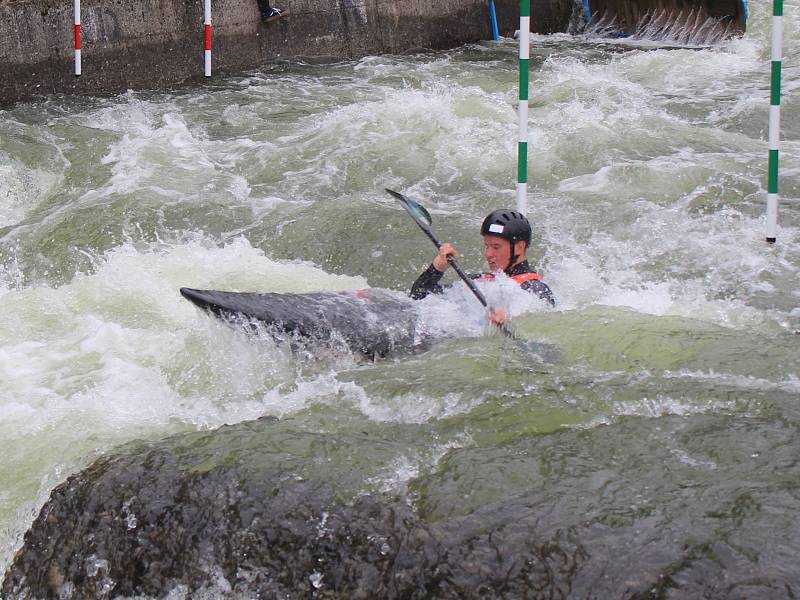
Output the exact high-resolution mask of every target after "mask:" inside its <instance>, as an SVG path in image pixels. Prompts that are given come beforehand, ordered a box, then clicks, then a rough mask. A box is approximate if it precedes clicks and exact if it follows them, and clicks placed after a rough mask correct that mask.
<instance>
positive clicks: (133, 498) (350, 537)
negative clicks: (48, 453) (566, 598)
mask: <svg viewBox="0 0 800 600" xmlns="http://www.w3.org/2000/svg"><path fill="white" fill-rule="evenodd" d="M243 432H244V435H242V433H243ZM341 437H342V436H340V438H341ZM290 438H291V439H290ZM355 444H360V445H362V446H363V444H364V440H363V439H357V438H352V439H350V440H344V441H343V440H342V439H337V442H336V443H335V444H333V445H332V442H331V441H330V440H329V439H326V436H324V435H322V434H313V433H308V432H300V431H290V430H289V429H286V428H284V429H281V423H276V422H274V421H270V420H266V419H264V420H260V421H256V422H253V423H246V424H240V425H236V426H233V427H225V428H222V429H221V430H219V431H217V432H212V433H202V434H199V433H192V434H186V435H183V436H176V437H173V438H169V439H167V440H165V441H163V442H161V443H157V444H144V445H139V446H136V447H133V448H129V449H127V450H126V451H125V452H124V453H121V454H118V455H115V456H110V457H106V458H103V459H100V460H98V461H97V462H95V463H94V464H92V465H91V466H90V467H88V468H87V469H85V470H84V471H83V472H81V473H78V474H76V475H74V476H73V477H71V478H70V479H69V480H67V481H66V482H65V483H64V484H62V485H61V486H59V487H58V488H56V489H55V490H54V491H53V493H52V495H51V498H50V500H49V501H48V502H47V504H46V505H45V506H44V508H43V509H42V511H41V513H40V514H39V516H38V518H37V519H36V521H35V523H34V524H33V526H32V527H31V529H30V531H29V532H28V533H27V534H26V536H25V542H24V546H23V548H22V549H21V550H20V551H19V553H18V554H17V556H16V558H15V560H14V562H13V564H12V566H11V567H10V568H9V570H8V572H7V573H6V576H5V580H4V582H3V586H2V595H3V598H30V597H36V598H57V597H72V598H112V597H117V596H120V595H122V596H147V597H162V596H164V595H166V594H168V593H170V592H171V593H172V594H175V595H178V596H189V597H192V596H194V595H196V594H199V593H202V592H204V591H205V592H208V593H211V594H212V595H214V596H217V597H218V596H229V595H235V596H246V597H263V598H276V597H281V598H309V597H317V598H328V597H347V598H376V597H381V598H430V597H440V598H464V597H481V596H501V597H502V596H506V597H522V596H524V595H525V594H529V593H533V592H534V591H535V592H536V593H541V592H543V591H544V590H548V593H550V592H555V593H556V595H559V592H560V593H561V594H563V593H566V592H567V591H568V586H567V587H565V586H566V582H567V581H568V578H563V577H561V576H560V575H559V573H560V572H562V571H563V570H564V569H565V568H566V569H567V571H569V569H574V568H575V556H579V555H580V549H579V548H578V547H577V546H575V545H573V554H574V556H570V555H568V554H565V553H564V552H562V551H559V552H557V553H553V552H552V551H551V550H549V549H548V547H547V543H544V544H542V543H537V540H536V539H535V535H534V533H533V529H531V528H530V527H521V528H516V527H513V526H511V524H509V523H498V522H497V519H494V520H492V519H482V518H475V517H472V518H458V519H450V520H447V521H441V522H434V523H426V522H425V521H424V520H423V519H422V518H421V517H420V516H419V514H418V513H417V512H416V510H415V509H414V507H413V506H412V503H410V502H409V501H408V500H407V499H406V498H403V497H400V496H398V495H391V494H384V493H380V492H371V493H364V492H363V491H358V490H359V485H358V484H357V483H356V482H357V481H358V480H360V478H361V475H360V474H359V473H358V472H356V469H355V468H353V465H348V464H347V461H341V460H338V459H337V460H335V461H332V462H328V461H327V460H326V458H325V456H324V453H320V452H321V448H323V447H328V450H329V452H328V455H329V456H336V455H337V453H340V452H341V453H342V454H346V453H347V452H349V451H350V450H351V449H352V448H351V447H350V445H355ZM282 447H283V448H284V450H283V451H282V450H281V448H282ZM315 463H316V464H315Z"/></svg>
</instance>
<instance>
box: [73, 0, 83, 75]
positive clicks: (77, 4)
mask: <svg viewBox="0 0 800 600" xmlns="http://www.w3.org/2000/svg"><path fill="white" fill-rule="evenodd" d="M73 11H74V13H75V77H80V76H81V0H73Z"/></svg>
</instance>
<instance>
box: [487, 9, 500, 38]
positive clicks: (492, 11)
mask: <svg viewBox="0 0 800 600" xmlns="http://www.w3.org/2000/svg"><path fill="white" fill-rule="evenodd" d="M489 19H491V21H492V39H493V40H494V41H495V42H496V41H498V40H499V39H500V30H499V29H498V27H497V11H496V10H495V8H494V0H489Z"/></svg>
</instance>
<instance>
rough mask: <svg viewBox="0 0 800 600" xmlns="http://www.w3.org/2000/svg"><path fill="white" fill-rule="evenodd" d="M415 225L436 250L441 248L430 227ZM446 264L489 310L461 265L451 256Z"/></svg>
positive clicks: (483, 297) (483, 298)
mask: <svg viewBox="0 0 800 600" xmlns="http://www.w3.org/2000/svg"><path fill="white" fill-rule="evenodd" d="M415 221H416V219H415ZM417 225H419V226H420V227H419V228H420V229H422V231H424V232H425V235H427V236H428V237H429V238H430V240H431V241H432V242H433V245H434V246H436V248H441V247H442V243H441V242H440V241H439V240H437V239H436V236H435V235H433V231H431V229H430V227H423V226H422V225H421V224H420V223H417ZM447 262H449V263H450V265H451V266H452V267H453V269H455V272H456V273H458V276H459V277H461V279H463V280H464V283H466V284H467V287H469V289H470V290H471V291H472V293H473V294H475V297H476V298H477V299H478V301H479V302H480V303H481V304H483V306H484V307H485V308H489V303H488V302H486V297H485V296H484V295H483V294H482V293H481V291H480V290H479V289H478V286H476V285H475V282H474V281H472V279H470V278H469V275H467V274H466V273H465V272H464V269H462V268H461V265H459V264H458V261H457V260H456V259H455V258H453V257H452V256H448V257H447Z"/></svg>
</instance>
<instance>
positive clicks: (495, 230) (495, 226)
mask: <svg viewBox="0 0 800 600" xmlns="http://www.w3.org/2000/svg"><path fill="white" fill-rule="evenodd" d="M489 231H491V232H492V233H503V226H502V225H498V224H497V223H492V224H491V225H489Z"/></svg>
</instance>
